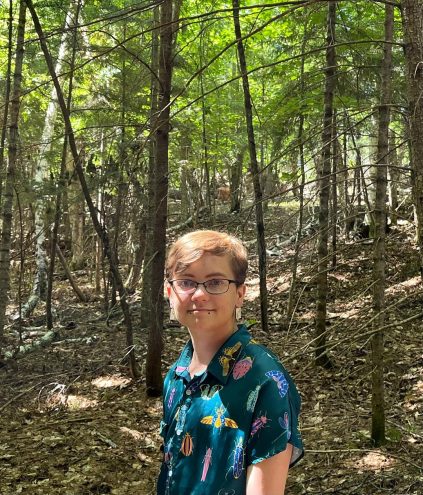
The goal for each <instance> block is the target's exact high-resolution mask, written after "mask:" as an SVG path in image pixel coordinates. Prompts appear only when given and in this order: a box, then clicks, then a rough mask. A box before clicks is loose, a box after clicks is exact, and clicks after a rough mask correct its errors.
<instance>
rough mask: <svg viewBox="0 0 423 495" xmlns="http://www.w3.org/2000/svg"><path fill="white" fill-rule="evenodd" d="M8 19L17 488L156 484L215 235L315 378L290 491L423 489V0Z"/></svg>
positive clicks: (261, 333) (145, 0) (8, 328)
mask: <svg viewBox="0 0 423 495" xmlns="http://www.w3.org/2000/svg"><path fill="white" fill-rule="evenodd" d="M0 13H1V15H0V23H1V30H0V110H1V111H0V119H1V123H0V128H1V135H0V494H1V495H9V494H10V495H15V494H18V493H22V494H29V495H37V494H48V495H50V494H51V495H55V494H63V495H89V494H107V493H110V494H116V495H119V494H122V495H123V494H129V493H131V494H140V495H149V494H153V493H155V483H156V479H157V475H158V471H159V467H160V462H161V459H162V452H161V451H160V445H161V439H160V436H159V423H160V419H161V414H162V390H163V377H164V374H165V373H166V371H167V369H168V368H169V366H170V365H171V363H173V362H174V361H175V359H176V358H177V356H178V354H179V352H180V351H181V349H182V347H183V345H184V344H185V342H186V341H187V339H188V333H187V331H186V329H184V328H183V327H180V326H179V325H178V324H177V323H175V322H172V321H170V320H169V305H168V303H167V301H166V297H165V293H164V290H163V289H164V280H165V275H164V263H165V255H166V249H167V248H168V246H169V245H170V243H171V242H172V241H174V240H175V239H176V238H177V237H179V236H180V235H182V234H184V233H186V232H189V231H191V230H194V229H214V230H220V231H227V232H230V233H233V234H235V235H236V236H238V237H239V238H240V239H242V241H243V242H244V243H245V245H246V246H247V248H248V252H249V263H250V268H249V273H248V279H247V282H246V284H247V296H246V301H245V302H244V306H243V308H242V309H243V320H244V322H245V323H246V325H247V326H248V328H249V329H250V331H251V333H252V334H253V336H254V338H255V339H256V340H258V341H260V342H262V343H264V344H266V345H267V346H268V347H270V348H271V349H272V350H273V351H274V352H275V353H276V354H277V355H278V356H279V358H280V359H281V360H282V361H283V363H284V365H285V367H286V368H287V369H288V370H289V372H290V374H291V375H292V377H293V378H294V380H295V382H296V384H297V386H298V389H299V391H300V394H301V397H302V413H301V424H300V427H301V432H302V435H303V440H304V446H305V457H304V459H303V460H301V462H300V463H299V464H298V465H297V466H295V467H294V468H293V469H292V470H291V471H290V474H289V478H288V484H287V489H286V493H287V494H290V495H300V494H303V495H305V494H319V495H320V494H340V495H344V494H345V495H349V494H357V495H358V494H360V495H384V494H393V495H404V494H409V495H420V494H422V493H423V462H422V459H423V421H422V417H423V350H422V349H423V346H422V337H421V335H422V329H423V97H422V95H423V31H422V29H421V28H422V26H423V4H422V2H421V0H392V1H391V0H337V1H335V0H329V1H327V0H285V1H279V2H278V1H275V2H257V1H251V0H244V1H243V2H240V0H232V2H221V1H219V0H203V1H201V2H199V1H197V0H139V1H137V0H103V1H100V0H90V1H86V2H84V1H83V0H67V1H66V2H65V1H63V0H43V1H37V0H8V1H4V2H1V4H0ZM205 495H208V494H205ZM226 495H234V494H229V493H227V494H226Z"/></svg>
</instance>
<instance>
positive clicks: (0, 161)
mask: <svg viewBox="0 0 423 495" xmlns="http://www.w3.org/2000/svg"><path fill="white" fill-rule="evenodd" d="M7 27H8V48H7V68H6V75H5V90H4V99H3V121H2V126H1V136H0V205H1V201H2V193H3V179H4V175H5V170H4V145H5V142H6V132H7V120H8V117H9V103H10V74H11V70H12V57H13V54H12V45H13V2H12V0H9V19H8V21H7Z"/></svg>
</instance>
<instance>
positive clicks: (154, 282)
mask: <svg viewBox="0 0 423 495" xmlns="http://www.w3.org/2000/svg"><path fill="white" fill-rule="evenodd" d="M172 4H173V2H172V0H164V1H163V3H162V4H161V7H160V44H159V81H160V86H159V93H158V108H157V118H156V119H155V122H154V138H155V142H156V166H155V174H154V179H155V180H154V214H155V215H154V227H153V239H152V241H153V242H152V248H153V258H152V261H151V275H152V276H151V285H150V287H151V292H150V301H149V304H150V308H151V309H152V310H153V312H152V314H151V319H150V322H149V326H148V330H149V333H148V349H147V362H146V387H147V394H148V395H149V396H157V395H160V394H161V392H162V390H163V381H162V374H161V354H162V350H163V340H162V330H163V303H164V298H163V276H164V267H165V250H166V225H167V195H168V166H169V131H170V121H169V117H170V105H169V104H170V91H171V83H172V69H173V50H172V47H173V35H174V32H175V29H176V26H177V22H178V17H176V18H175V17H173V15H172V10H173V9H172V7H173V5H172ZM175 11H177V12H179V9H175ZM172 21H173V23H174V24H172Z"/></svg>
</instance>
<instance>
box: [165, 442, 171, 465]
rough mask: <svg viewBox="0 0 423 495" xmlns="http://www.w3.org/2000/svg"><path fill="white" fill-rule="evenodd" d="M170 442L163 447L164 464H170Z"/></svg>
mask: <svg viewBox="0 0 423 495" xmlns="http://www.w3.org/2000/svg"><path fill="white" fill-rule="evenodd" d="M172 440H173V438H171V439H170V440H169V442H168V443H167V444H166V445H165V446H164V461H165V463H166V464H170V461H171V460H172V451H171V449H172Z"/></svg>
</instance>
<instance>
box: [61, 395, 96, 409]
mask: <svg viewBox="0 0 423 495" xmlns="http://www.w3.org/2000/svg"><path fill="white" fill-rule="evenodd" d="M97 404H98V401H97V400H92V399H87V398H86V397H84V396H83V395H68V397H67V399H66V406H67V408H68V409H70V410H71V411H76V410H78V409H89V408H90V407H95V406H96V405H97Z"/></svg>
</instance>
